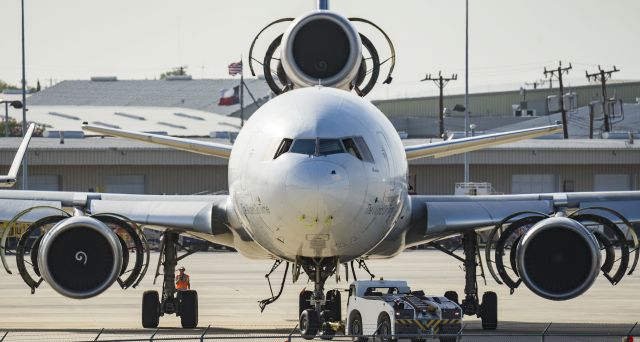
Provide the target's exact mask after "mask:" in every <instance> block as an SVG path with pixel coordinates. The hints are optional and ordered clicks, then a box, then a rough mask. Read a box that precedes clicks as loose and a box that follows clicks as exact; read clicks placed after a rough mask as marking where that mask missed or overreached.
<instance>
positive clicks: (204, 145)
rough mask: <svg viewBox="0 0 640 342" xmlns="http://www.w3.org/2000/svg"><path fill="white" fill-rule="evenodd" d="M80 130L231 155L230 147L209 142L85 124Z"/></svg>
mask: <svg viewBox="0 0 640 342" xmlns="http://www.w3.org/2000/svg"><path fill="white" fill-rule="evenodd" d="M82 129H83V130H86V131H90V132H95V133H100V134H105V135H112V136H115V137H121V138H126V139H131V140H138V141H144V142H148V143H152V144H156V145H162V146H167V147H171V148H174V149H177V150H182V151H187V152H193V153H199V154H205V155H208V156H215V157H220V158H229V156H230V155H231V148H232V146H230V145H225V144H218V143H215V142H211V141H202V140H196V139H186V138H177V137H171V136H166V135H159V134H151V133H142V132H134V131H127V130H123V129H115V128H107V127H101V126H94V125H87V124H84V125H82Z"/></svg>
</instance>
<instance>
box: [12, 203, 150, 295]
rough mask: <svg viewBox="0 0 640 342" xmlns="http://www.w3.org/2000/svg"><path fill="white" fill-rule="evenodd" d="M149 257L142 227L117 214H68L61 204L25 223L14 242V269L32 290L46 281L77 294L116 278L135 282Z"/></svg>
mask: <svg viewBox="0 0 640 342" xmlns="http://www.w3.org/2000/svg"><path fill="white" fill-rule="evenodd" d="M33 209H34V208H32V209H31V210H33ZM35 209H37V208H35ZM48 209H50V208H48ZM58 210H59V209H58ZM24 214H26V212H23V213H20V214H18V216H16V217H15V218H14V219H13V220H12V221H11V222H9V226H10V225H12V224H14V223H15V222H17V221H18V220H19V217H20V216H22V215H24ZM132 255H133V259H134V260H133V262H130V258H131V256H132ZM2 257H3V259H4V255H3V256H2ZM148 261H149V250H148V244H147V242H146V239H145V237H144V234H143V233H142V231H141V229H140V228H139V227H138V226H137V225H135V224H134V223H132V222H131V221H130V220H128V219H126V218H125V217H122V216H119V215H115V214H97V215H93V216H70V215H69V214H68V213H66V212H64V211H62V210H60V214H59V215H52V216H45V217H43V218H41V219H39V220H37V221H35V222H33V223H32V224H31V225H29V227H28V228H27V229H26V231H25V232H24V233H23V234H22V236H21V237H20V240H19V241H18V243H17V247H16V264H17V267H18V271H19V273H20V276H21V277H22V279H23V280H24V282H25V283H26V284H27V286H29V287H30V288H31V292H32V293H34V292H35V289H36V288H37V287H38V286H40V284H41V283H42V282H43V281H45V282H46V283H48V284H49V285H50V286H51V287H52V288H53V289H54V290H56V291H57V292H59V293H60V294H62V295H64V296H67V297H71V298H78V299H80V298H90V297H94V296H96V295H98V294H100V293H102V292H103V291H105V290H106V289H108V288H109V287H110V286H111V285H113V283H114V282H118V284H119V285H120V287H122V288H123V289H126V288H128V287H131V286H133V287H136V286H137V285H138V284H139V283H140V281H141V280H142V278H143V277H144V274H145V273H146V271H147V268H148ZM130 264H131V265H130ZM27 265H29V266H30V267H28V266H27ZM5 268H7V266H6V264H5ZM7 271H8V272H9V273H11V271H10V270H9V269H8V268H7Z"/></svg>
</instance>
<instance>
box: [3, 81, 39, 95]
mask: <svg viewBox="0 0 640 342" xmlns="http://www.w3.org/2000/svg"><path fill="white" fill-rule="evenodd" d="M5 89H16V90H17V89H22V88H20V87H18V86H16V85H13V84H9V83H7V82H5V81H3V80H0V93H2V92H3V91H4V90H5ZM38 91H40V81H38V86H37V87H29V86H27V92H28V93H35V92H38Z"/></svg>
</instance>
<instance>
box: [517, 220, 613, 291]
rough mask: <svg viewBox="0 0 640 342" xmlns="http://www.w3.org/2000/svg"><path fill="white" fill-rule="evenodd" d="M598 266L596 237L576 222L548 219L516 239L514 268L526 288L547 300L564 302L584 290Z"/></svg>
mask: <svg viewBox="0 0 640 342" xmlns="http://www.w3.org/2000/svg"><path fill="white" fill-rule="evenodd" d="M600 264H601V257H600V247H599V244H598V241H597V239H596V237H595V236H594V235H593V234H592V233H591V232H590V231H589V230H588V229H587V228H585V227H584V226H583V225H582V224H581V223H580V222H578V221H575V220H573V219H570V218H567V217H550V218H546V219H544V220H542V221H540V222H538V223H536V224H535V225H534V226H533V227H531V229H529V230H528V231H527V232H526V233H525V234H524V235H523V236H522V238H521V239H520V241H519V242H518V245H517V250H516V265H517V269H518V272H519V274H520V277H521V278H522V280H523V282H524V283H525V285H527V287H528V288H529V289H530V290H531V291H533V292H534V293H536V294H538V295H539V296H542V297H544V298H547V299H552V300H567V299H571V298H574V297H577V296H579V295H581V294H582V293H584V292H585V291H587V290H588V289H589V288H590V287H591V285H592V284H593V282H594V281H595V279H596V277H597V276H598V273H599V270H600Z"/></svg>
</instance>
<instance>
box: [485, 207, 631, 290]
mask: <svg viewBox="0 0 640 342" xmlns="http://www.w3.org/2000/svg"><path fill="white" fill-rule="evenodd" d="M507 223H508V224H507ZM620 226H622V227H625V228H626V229H624V230H623V229H622V228H621V227H620ZM631 243H633V244H634V246H631ZM632 252H633V256H632V255H631V253H632ZM492 253H493V254H494V256H493V258H492V256H491V254H492ZM639 253H640V251H639V250H638V238H637V236H636V234H635V232H634V230H633V227H632V226H631V223H630V222H629V221H628V220H627V219H625V218H624V217H623V216H622V215H621V214H620V213H618V212H616V211H614V210H611V209H608V208H600V207H592V208H583V209H579V210H577V211H575V212H573V213H571V214H570V215H569V216H566V217H565V216H561V215H560V216H549V215H546V214H542V213H535V212H520V213H516V214H513V215H511V216H509V217H507V218H505V219H504V220H503V221H502V222H500V223H499V224H497V225H496V226H495V227H494V229H493V230H492V231H491V233H490V235H489V237H488V242H487V245H486V250H485V257H486V259H487V266H488V268H489V271H490V273H491V274H492V276H493V278H494V279H495V280H496V282H498V283H499V284H505V285H507V286H508V287H509V288H510V289H511V292H512V293H513V291H514V290H515V289H516V288H517V287H518V286H519V285H520V284H521V283H524V284H525V285H526V286H527V287H528V288H529V289H530V290H531V291H533V292H534V293H535V294H537V295H539V296H541V297H544V298H547V299H551V300H567V299H571V298H575V297H577V296H579V295H581V294H583V293H584V292H586V291H587V290H588V289H589V288H590V287H591V285H592V284H593V282H594V281H595V279H596V278H597V276H598V274H599V273H600V272H602V274H603V275H604V277H605V278H607V280H609V282H611V284H612V285H616V284H618V283H619V282H620V281H621V280H622V278H623V277H624V276H625V275H626V274H629V275H631V274H632V273H633V271H634V270H635V268H636V266H637V263H638V257H639ZM505 257H508V259H507V260H504V259H505ZM632 258H633V261H632V260H631V259H632ZM494 262H495V269H494V268H493V264H494ZM507 265H508V266H507ZM496 270H497V274H496ZM507 270H510V271H507Z"/></svg>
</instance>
